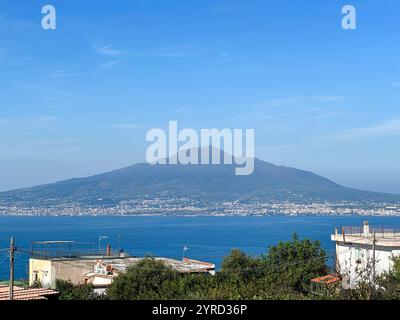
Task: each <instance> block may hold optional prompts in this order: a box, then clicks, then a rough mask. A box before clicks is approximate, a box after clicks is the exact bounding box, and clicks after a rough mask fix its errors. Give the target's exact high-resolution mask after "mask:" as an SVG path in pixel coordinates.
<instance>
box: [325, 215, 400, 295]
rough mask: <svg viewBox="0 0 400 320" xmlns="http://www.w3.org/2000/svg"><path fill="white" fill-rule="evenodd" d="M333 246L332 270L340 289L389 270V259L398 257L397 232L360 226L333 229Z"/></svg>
mask: <svg viewBox="0 0 400 320" xmlns="http://www.w3.org/2000/svg"><path fill="white" fill-rule="evenodd" d="M331 239H332V241H335V243H336V269H337V271H338V272H339V273H340V274H341V275H342V276H343V286H344V287H345V288H354V287H355V286H356V285H357V283H358V282H360V281H373V279H374V278H375V277H376V276H378V275H380V274H382V273H383V272H386V271H389V270H390V269H391V268H392V267H393V260H392V259H393V257H394V256H398V255H400V230H397V231H396V230H394V229H387V228H386V229H385V228H383V227H381V228H372V227H370V226H369V224H368V221H365V222H364V224H363V226H362V227H342V228H341V233H339V232H338V229H337V228H336V230H335V234H333V235H332V236H331Z"/></svg>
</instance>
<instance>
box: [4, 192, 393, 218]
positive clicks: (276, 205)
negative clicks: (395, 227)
mask: <svg viewBox="0 0 400 320" xmlns="http://www.w3.org/2000/svg"><path fill="white" fill-rule="evenodd" d="M101 202H102V201H101V199H98V204H82V203H78V202H70V201H68V202H64V203H57V204H48V205H46V206H42V205H30V206H26V205H24V204H14V205H7V204H5V203H0V215H28V216H35V215H51V216H57V215H71V216H78V215H191V216H193V215H213V216H246V215H289V216H296V215H335V216H339V215H360V216H371V215H374V216H398V215H400V204H398V203H397V204H392V203H374V202H369V203H357V202H337V203H333V202H332V203H329V202H323V203H316V202H314V203H291V202H261V201H259V200H246V201H224V202H218V201H204V200H202V201H200V200H196V199H192V198H189V197H182V198H166V197H160V198H149V199H134V200H130V201H121V202H119V203H117V204H115V205H103V204H102V203H101Z"/></svg>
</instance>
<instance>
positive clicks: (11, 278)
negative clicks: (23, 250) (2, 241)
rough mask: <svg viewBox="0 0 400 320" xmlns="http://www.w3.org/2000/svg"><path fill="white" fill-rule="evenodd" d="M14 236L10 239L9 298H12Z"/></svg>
mask: <svg viewBox="0 0 400 320" xmlns="http://www.w3.org/2000/svg"><path fill="white" fill-rule="evenodd" d="M14 251H15V247H14V237H11V239H10V284H9V285H10V294H9V299H10V300H14Z"/></svg>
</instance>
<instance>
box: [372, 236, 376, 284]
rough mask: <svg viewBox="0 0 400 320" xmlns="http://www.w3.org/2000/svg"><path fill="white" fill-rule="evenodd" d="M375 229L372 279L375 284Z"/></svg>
mask: <svg viewBox="0 0 400 320" xmlns="http://www.w3.org/2000/svg"><path fill="white" fill-rule="evenodd" d="M375 242H376V237H375V231H374V238H373V239H372V281H373V284H375Z"/></svg>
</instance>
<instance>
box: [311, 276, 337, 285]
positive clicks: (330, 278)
mask: <svg viewBox="0 0 400 320" xmlns="http://www.w3.org/2000/svg"><path fill="white" fill-rule="evenodd" d="M338 281H340V278H339V276H337V275H335V274H328V275H326V276H323V277H318V278H314V279H311V282H314V283H321V284H332V283H336V282H338Z"/></svg>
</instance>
